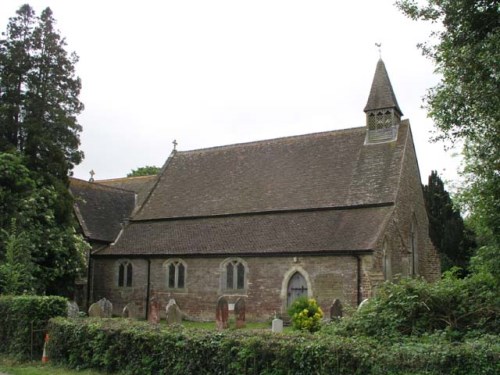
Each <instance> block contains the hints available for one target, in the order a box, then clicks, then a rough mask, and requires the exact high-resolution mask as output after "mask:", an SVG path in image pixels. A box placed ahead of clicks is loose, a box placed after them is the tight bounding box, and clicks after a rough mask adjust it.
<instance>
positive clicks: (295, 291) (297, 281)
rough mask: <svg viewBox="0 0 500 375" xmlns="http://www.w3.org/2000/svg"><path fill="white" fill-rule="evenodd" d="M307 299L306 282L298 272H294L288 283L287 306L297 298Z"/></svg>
mask: <svg viewBox="0 0 500 375" xmlns="http://www.w3.org/2000/svg"><path fill="white" fill-rule="evenodd" d="M303 296H304V297H307V282H306V279H305V278H304V276H302V274H301V273H300V272H295V273H294V274H293V276H292V277H291V278H290V281H289V282H288V300H287V306H290V305H291V304H292V303H293V301H295V300H296V299H297V298H299V297H303Z"/></svg>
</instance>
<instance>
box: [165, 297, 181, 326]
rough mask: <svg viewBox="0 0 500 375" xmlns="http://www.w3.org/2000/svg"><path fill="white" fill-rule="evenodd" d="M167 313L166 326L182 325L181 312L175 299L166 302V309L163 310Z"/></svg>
mask: <svg viewBox="0 0 500 375" xmlns="http://www.w3.org/2000/svg"><path fill="white" fill-rule="evenodd" d="M165 310H166V312H167V324H168V325H170V324H181V323H182V311H181V309H180V308H179V305H177V303H176V302H175V299H173V298H172V299H170V301H168V304H167V307H166V308H165Z"/></svg>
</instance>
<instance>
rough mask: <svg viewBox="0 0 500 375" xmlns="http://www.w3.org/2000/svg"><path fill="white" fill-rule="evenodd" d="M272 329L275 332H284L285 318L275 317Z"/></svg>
mask: <svg viewBox="0 0 500 375" xmlns="http://www.w3.org/2000/svg"><path fill="white" fill-rule="evenodd" d="M271 330H272V331H273V332H275V333H281V332H283V320H281V319H278V318H275V319H273V323H272V328H271Z"/></svg>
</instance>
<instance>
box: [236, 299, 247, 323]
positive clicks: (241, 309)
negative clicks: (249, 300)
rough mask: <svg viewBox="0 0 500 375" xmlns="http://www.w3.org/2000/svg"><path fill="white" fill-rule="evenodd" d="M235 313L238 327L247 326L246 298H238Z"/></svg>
mask: <svg viewBox="0 0 500 375" xmlns="http://www.w3.org/2000/svg"><path fill="white" fill-rule="evenodd" d="M234 315H235V316H236V328H245V300H244V299H243V298H238V300H237V301H236V303H235V304H234Z"/></svg>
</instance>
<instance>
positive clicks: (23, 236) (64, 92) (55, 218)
mask: <svg viewBox="0 0 500 375" xmlns="http://www.w3.org/2000/svg"><path fill="white" fill-rule="evenodd" d="M65 46H66V43H65V41H64V39H63V38H61V36H60V35H59V33H58V31H57V30H55V20H54V18H53V16H52V12H51V10H50V9H49V8H47V9H45V10H44V11H43V12H42V13H41V15H40V16H39V17H38V16H36V14H35V12H34V11H33V9H32V8H31V7H30V6H29V5H23V6H22V7H21V8H20V9H19V10H18V11H17V13H16V16H15V17H12V18H10V19H9V23H8V25H7V29H6V32H5V33H3V34H2V39H0V161H1V162H2V164H1V165H0V182H1V184H0V225H1V227H0V263H4V267H3V268H2V272H0V285H2V282H3V285H4V289H5V283H7V284H9V285H10V284H12V283H15V284H16V286H13V287H12V288H10V287H9V288H7V289H5V290H6V291H19V290H33V291H35V292H38V293H59V294H67V293H68V292H69V291H70V289H71V287H72V286H73V280H74V278H75V277H76V275H77V274H78V272H80V271H82V267H83V263H82V260H83V257H82V252H84V251H86V247H85V244H84V243H83V241H82V238H81V237H79V236H77V235H76V234H75V230H74V224H75V223H74V217H73V209H72V207H73V201H72V198H71V196H70V194H69V192H68V175H69V173H71V170H72V168H73V167H74V165H76V164H78V163H79V162H80V161H81V160H82V158H83V153H82V152H81V151H80V150H79V149H78V147H79V144H80V139H79V133H80V132H81V126H80V125H79V124H78V121H77V117H76V116H77V115H78V113H80V112H81V111H82V109H83V105H82V103H81V102H80V101H79V99H78V95H79V93H80V88H81V83H80V79H79V78H78V77H76V75H75V63H76V62H77V60H78V58H77V56H76V55H75V54H68V53H67V52H66V51H65ZM16 252H17V253H16ZM16 258H17V259H22V260H23V261H22V262H21V261H19V262H17V261H15V259H16ZM5 264H8V266H5ZM27 269H29V270H30V271H29V275H30V277H27V278H21V277H19V275H21V274H23V273H27V272H25V271H23V270H27ZM9 270H13V271H12V272H11V271H9ZM14 271H15V272H14ZM2 275H3V276H2ZM2 278H4V280H2ZM6 280H7V281H6ZM9 280H10V281H9ZM27 280H31V281H30V283H31V284H30V285H23V284H25V283H27ZM0 292H1V290H0Z"/></svg>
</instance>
